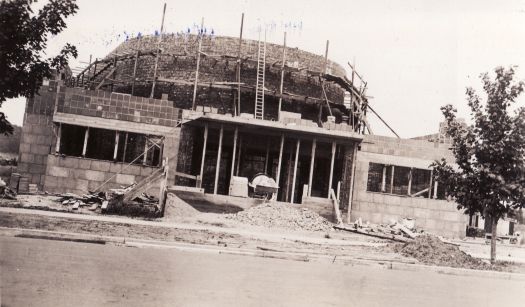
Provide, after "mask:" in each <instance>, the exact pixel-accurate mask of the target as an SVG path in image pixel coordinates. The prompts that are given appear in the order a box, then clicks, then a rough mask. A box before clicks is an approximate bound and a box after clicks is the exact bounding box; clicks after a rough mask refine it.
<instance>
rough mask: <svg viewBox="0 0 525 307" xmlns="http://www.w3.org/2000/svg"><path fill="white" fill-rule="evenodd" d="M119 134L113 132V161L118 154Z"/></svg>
mask: <svg viewBox="0 0 525 307" xmlns="http://www.w3.org/2000/svg"><path fill="white" fill-rule="evenodd" d="M119 137H120V132H118V131H116V132H115V149H114V150H113V160H115V161H116V160H117V153H118V142H119Z"/></svg>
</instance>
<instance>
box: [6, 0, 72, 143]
mask: <svg viewBox="0 0 525 307" xmlns="http://www.w3.org/2000/svg"><path fill="white" fill-rule="evenodd" d="M35 2H37V1H36V0H0V107H1V106H2V103H3V102H5V101H6V99H8V98H16V97H18V96H25V97H33V96H34V95H35V93H37V91H38V88H39V87H40V86H41V85H42V80H43V79H44V78H51V76H52V74H53V69H57V70H58V69H60V68H62V67H64V66H66V65H67V62H68V59H69V57H70V56H73V57H75V58H76V57H77V50H76V48H75V47H74V46H71V45H70V44H66V45H65V46H64V47H63V48H62V50H61V51H60V53H59V54H58V55H56V56H54V57H51V58H46V57H45V49H46V47H47V40H48V36H49V35H57V34H58V33H60V32H61V31H62V30H63V29H64V28H65V27H66V23H65V22H64V19H65V18H67V17H68V16H70V15H73V14H75V13H76V11H77V9H78V7H77V5H76V3H75V0H51V1H49V2H48V3H47V4H45V5H44V6H43V7H42V8H41V9H40V10H39V11H38V13H37V14H34V13H33V10H32V8H31V6H32V5H33V4H34V3H35ZM0 133H3V134H6V135H8V134H12V133H13V127H12V126H11V123H10V122H9V121H8V120H7V119H6V117H5V114H4V113H3V112H0Z"/></svg>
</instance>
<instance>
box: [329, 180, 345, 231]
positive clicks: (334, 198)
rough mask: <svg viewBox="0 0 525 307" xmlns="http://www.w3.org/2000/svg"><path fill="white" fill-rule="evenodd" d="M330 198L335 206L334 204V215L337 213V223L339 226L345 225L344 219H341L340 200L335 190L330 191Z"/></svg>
mask: <svg viewBox="0 0 525 307" xmlns="http://www.w3.org/2000/svg"><path fill="white" fill-rule="evenodd" d="M328 194H329V195H328V197H329V198H332V201H333V204H334V213H335V219H336V221H337V224H338V225H343V219H342V218H341V211H339V200H337V196H336V195H335V192H334V189H330V192H329V193H328Z"/></svg>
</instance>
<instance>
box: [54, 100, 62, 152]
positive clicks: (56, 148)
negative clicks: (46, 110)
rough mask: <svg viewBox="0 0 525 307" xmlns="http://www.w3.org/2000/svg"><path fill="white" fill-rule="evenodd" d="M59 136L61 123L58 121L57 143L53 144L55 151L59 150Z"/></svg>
mask: <svg viewBox="0 0 525 307" xmlns="http://www.w3.org/2000/svg"><path fill="white" fill-rule="evenodd" d="M57 96H58V95H57ZM61 137H62V123H58V132H57V143H56V144H55V152H56V153H59V152H60V138H61Z"/></svg>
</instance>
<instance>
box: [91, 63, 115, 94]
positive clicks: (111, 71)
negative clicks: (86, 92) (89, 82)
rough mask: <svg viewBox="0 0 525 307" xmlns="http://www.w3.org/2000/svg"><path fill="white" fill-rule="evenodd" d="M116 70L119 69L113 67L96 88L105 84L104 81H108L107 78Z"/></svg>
mask: <svg viewBox="0 0 525 307" xmlns="http://www.w3.org/2000/svg"><path fill="white" fill-rule="evenodd" d="M115 70H117V68H116V67H113V68H112V69H111V70H110V71H109V72H108V73H107V74H106V75H105V76H104V78H102V81H100V83H99V84H98V85H97V86H96V87H95V90H99V89H100V88H101V87H102V86H103V85H104V82H106V79H107V78H109V76H110V75H111V74H113V73H114V72H115Z"/></svg>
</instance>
